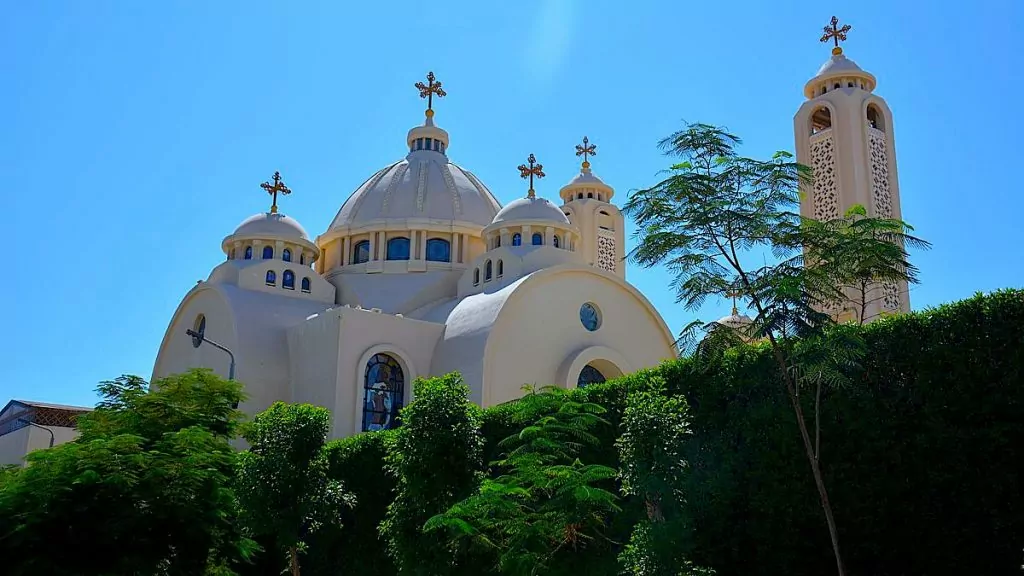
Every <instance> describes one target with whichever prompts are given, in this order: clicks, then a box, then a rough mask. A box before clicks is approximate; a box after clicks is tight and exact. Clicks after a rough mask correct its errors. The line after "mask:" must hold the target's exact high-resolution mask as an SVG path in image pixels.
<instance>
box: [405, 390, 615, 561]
mask: <svg viewBox="0 0 1024 576" xmlns="http://www.w3.org/2000/svg"><path fill="white" fill-rule="evenodd" d="M541 396H556V397H559V399H560V400H561V402H560V403H559V404H558V407H557V409H556V410H555V411H554V412H552V413H549V414H545V415H543V416H541V417H540V418H539V419H538V420H537V421H536V422H534V423H533V424H531V425H529V426H526V427H525V428H523V429H522V431H520V432H519V433H518V434H515V435H512V436H509V437H508V438H506V439H504V440H503V441H502V442H501V443H500V444H499V446H500V447H501V448H502V449H504V450H505V451H506V452H505V454H506V455H505V457H504V458H502V459H500V460H497V461H495V462H493V463H492V466H494V467H495V468H497V469H498V470H502V471H503V473H502V474H501V475H499V476H498V477H497V478H494V479H486V480H484V482H483V483H482V484H481V486H480V489H479V490H478V491H477V493H476V494H474V495H472V496H470V497H469V498H466V499H465V500H463V501H461V502H459V503H457V504H455V505H454V506H452V507H451V508H449V509H448V510H447V511H446V512H444V513H443V514H438V515H437V516H434V517H433V518H431V519H430V520H429V521H428V522H427V523H426V526H425V529H426V530H427V531H428V532H429V531H436V530H442V529H443V530H445V531H447V532H448V534H450V535H451V539H452V540H453V541H454V542H461V541H469V542H471V543H472V544H474V545H476V546H477V547H480V548H483V549H485V550H487V551H488V552H489V553H492V554H497V557H498V561H497V566H496V568H498V569H499V571H500V573H502V574H514V575H522V576H528V575H529V576H532V575H536V574H550V573H561V572H562V571H556V570H554V569H553V566H552V564H553V560H554V559H555V558H556V556H557V555H558V554H559V553H560V552H563V551H564V552H571V553H577V552H582V551H583V550H584V549H585V548H586V547H587V544H588V543H589V542H591V541H593V540H594V539H597V538H606V536H605V535H604V530H605V528H606V525H607V523H608V518H609V516H610V515H611V514H613V513H614V512H617V511H618V510H619V508H618V506H617V505H616V503H615V501H616V497H615V494H614V493H612V492H610V491H608V490H606V489H604V488H602V487H601V485H602V484H608V483H609V482H610V481H611V480H612V479H614V478H615V477H616V475H617V471H616V470H615V469H613V468H609V467H607V466H599V465H595V464H584V463H582V462H581V461H580V459H579V457H578V456H579V453H580V450H582V449H583V448H585V447H596V446H597V445H598V444H599V442H598V439H597V437H596V436H594V434H593V433H592V430H593V429H594V428H595V427H596V426H599V425H608V423H607V422H606V421H605V420H603V419H602V418H601V417H600V416H599V414H602V413H604V412H605V410H604V408H602V407H601V406H599V405H597V404H594V403H590V402H575V401H571V400H568V399H567V398H565V397H564V391H563V390H561V389H558V388H545V389H543V391H542V393H541V394H538V393H536V392H535V391H531V392H530V393H529V394H527V395H526V396H525V397H524V398H523V399H521V400H520V402H525V403H529V402H531V401H534V400H535V399H537V398H538V397H541ZM541 401H542V402H544V403H547V399H543V400H541ZM571 564H572V562H568V563H567V567H568V566H569V565H571Z"/></svg>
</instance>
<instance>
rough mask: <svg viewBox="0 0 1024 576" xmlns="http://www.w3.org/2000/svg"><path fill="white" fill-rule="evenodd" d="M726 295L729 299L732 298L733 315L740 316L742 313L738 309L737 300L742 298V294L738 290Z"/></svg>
mask: <svg viewBox="0 0 1024 576" xmlns="http://www.w3.org/2000/svg"><path fill="white" fill-rule="evenodd" d="M725 295H726V296H727V297H729V298H732V315H733V316H739V315H740V311H739V309H738V308H736V298H738V297H739V296H741V294H740V292H739V291H738V290H730V291H728V292H726V293H725Z"/></svg>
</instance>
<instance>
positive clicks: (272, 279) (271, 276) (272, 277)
mask: <svg viewBox="0 0 1024 576" xmlns="http://www.w3.org/2000/svg"><path fill="white" fill-rule="evenodd" d="M267 286H277V274H276V273H275V272H274V271H273V270H267Z"/></svg>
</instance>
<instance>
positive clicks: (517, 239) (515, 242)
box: [512, 232, 523, 246]
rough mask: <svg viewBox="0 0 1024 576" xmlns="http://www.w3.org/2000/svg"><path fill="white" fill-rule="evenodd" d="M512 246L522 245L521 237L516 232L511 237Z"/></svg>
mask: <svg viewBox="0 0 1024 576" xmlns="http://www.w3.org/2000/svg"><path fill="white" fill-rule="evenodd" d="M512 245H513V246H522V245H523V235H522V234H520V233H519V232H516V233H515V234H513V235H512Z"/></svg>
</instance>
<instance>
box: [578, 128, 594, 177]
mask: <svg viewBox="0 0 1024 576" xmlns="http://www.w3.org/2000/svg"><path fill="white" fill-rule="evenodd" d="M576 155H577V156H583V169H584V170H586V169H588V168H590V162H589V161H588V160H587V157H588V156H597V145H596V144H591V143H590V140H589V139H588V138H587V137H586V136H584V137H583V145H582V146H580V145H579V144H577V145H576Z"/></svg>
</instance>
